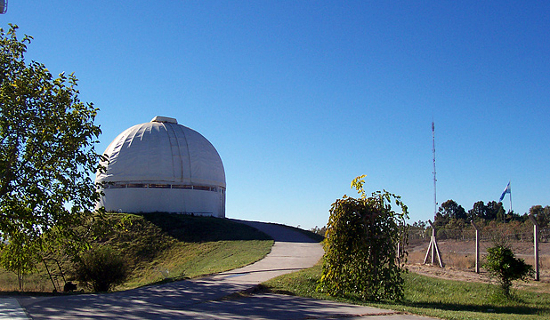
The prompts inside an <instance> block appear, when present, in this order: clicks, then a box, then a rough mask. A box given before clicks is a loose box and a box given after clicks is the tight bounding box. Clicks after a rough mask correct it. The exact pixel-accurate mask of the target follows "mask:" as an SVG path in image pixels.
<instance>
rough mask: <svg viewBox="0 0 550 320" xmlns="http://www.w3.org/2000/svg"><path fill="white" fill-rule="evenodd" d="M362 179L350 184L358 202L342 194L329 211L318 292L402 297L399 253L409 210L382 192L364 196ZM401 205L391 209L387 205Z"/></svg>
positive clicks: (368, 296) (397, 199)
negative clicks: (355, 191) (359, 194)
mask: <svg viewBox="0 0 550 320" xmlns="http://www.w3.org/2000/svg"><path fill="white" fill-rule="evenodd" d="M361 178H362V177H358V178H356V179H355V180H354V181H353V182H352V186H355V187H356V188H357V190H358V191H359V192H360V193H361V198H359V199H355V198H350V197H347V196H344V198H343V199H338V200H336V202H335V203H333V204H332V208H331V209H330V217H329V222H328V225H327V231H326V238H325V240H324V249H325V255H324V258H323V271H322V275H321V279H320V281H319V286H318V287H317V290H319V291H323V292H326V293H328V294H329V295H332V296H347V295H356V296H358V297H359V298H360V299H363V300H381V299H391V300H399V299H401V298H403V283H404V281H403V278H402V273H403V272H404V271H405V269H404V268H403V265H402V264H401V262H400V259H401V258H403V257H404V254H405V253H404V252H402V251H401V252H399V253H398V250H397V249H398V243H399V241H401V240H403V239H402V236H404V235H405V233H404V231H405V230H404V229H403V226H404V221H405V218H406V217H407V207H406V206H405V205H404V204H403V203H402V202H401V201H400V199H399V197H398V196H395V195H393V194H390V193H388V192H386V191H384V192H383V193H382V192H375V193H373V194H372V195H371V196H370V197H366V196H365V193H364V191H363V189H362V183H363V182H362V180H359V179H361ZM392 200H394V201H395V202H394V203H395V204H397V205H398V206H400V207H401V209H402V212H401V213H396V212H394V211H393V210H392V208H391V205H390V201H391V202H393V201H392Z"/></svg>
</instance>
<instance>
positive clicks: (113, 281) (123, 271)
mask: <svg viewBox="0 0 550 320" xmlns="http://www.w3.org/2000/svg"><path fill="white" fill-rule="evenodd" d="M128 275H129V271H128V266H127V264H126V261H125V260H124V259H123V258H122V256H121V255H120V254H119V253H118V252H117V251H115V250H113V249H112V248H111V247H108V246H103V247H98V248H95V249H92V250H90V251H88V252H86V253H85V254H84V255H83V256H82V257H81V258H80V260H79V262H78V263H77V264H76V268H75V278H76V280H78V281H80V282H82V283H85V284H87V285H88V286H90V287H91V288H92V290H93V291H95V292H106V291H109V290H111V289H113V287H114V286H116V285H119V284H121V283H123V282H124V281H125V280H126V278H127V277H128Z"/></svg>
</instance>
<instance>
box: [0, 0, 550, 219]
mask: <svg viewBox="0 0 550 320" xmlns="http://www.w3.org/2000/svg"><path fill="white" fill-rule="evenodd" d="M0 21H1V24H0V25H1V26H2V27H3V28H4V29H7V27H8V23H9V22H11V23H15V24H18V25H19V26H20V34H21V35H22V34H23V33H26V34H29V35H32V36H33V37H34V41H33V42H32V44H31V45H30V47H29V52H28V54H27V58H28V59H29V60H30V59H32V60H36V61H39V62H42V63H44V64H45V65H46V66H47V67H48V68H49V69H50V71H51V72H52V73H54V74H58V73H60V72H62V71H66V72H75V73H76V76H77V77H78V78H79V79H80V83H79V88H80V92H81V95H80V97H81V99H82V100H83V101H89V102H93V103H94V104H95V106H97V107H98V108H100V113H99V116H98V117H97V123H98V124H100V125H101V128H102V130H103V134H102V136H101V143H100V144H99V145H98V146H97V149H98V151H99V152H103V150H105V148H106V147H107V145H108V144H109V142H110V141H111V140H113V139H114V138H115V137H116V136H117V135H118V134H119V133H120V132H122V131H123V130H124V129H126V128H128V127H130V126H132V125H134V124H138V123H143V122H148V121H150V120H151V119H152V118H153V117H154V116H156V115H164V116H171V117H175V118H177V119H178V121H179V123H181V124H183V125H186V126H188V127H190V128H192V129H195V130H197V131H198V132H200V133H202V134H203V135H204V136H205V137H206V138H207V139H209V140H210V141H211V142H212V143H213V144H214V146H215V147H216V148H217V150H218V152H219V154H220V155H221V157H222V159H223V162H224V166H225V171H226V179H227V216H228V217H231V218H239V219H252V220H261V221H271V222H278V223H285V224H288V225H293V226H297V225H300V226H302V227H304V228H311V227H313V226H322V225H324V224H325V223H326V222H327V219H328V211H329V209H330V205H331V203H333V202H334V201H335V200H336V199H337V198H340V197H342V196H343V195H344V194H348V195H354V194H355V192H354V191H353V190H351V189H350V182H351V180H352V179H353V178H354V177H355V176H358V175H360V174H367V175H368V176H367V178H366V184H365V189H366V190H367V191H369V192H370V191H375V190H379V189H387V190H388V191H390V192H392V193H396V194H399V195H401V196H402V198H403V200H404V202H405V203H406V204H407V205H408V206H409V210H410V216H411V220H413V221H417V220H427V219H430V218H432V217H433V210H434V205H433V176H432V135H431V122H432V120H434V121H435V126H436V158H437V160H436V161H437V178H438V183H437V199H438V202H440V203H442V202H444V201H445V200H447V199H454V200H455V201H457V202H458V203H459V204H461V205H462V206H463V207H464V208H465V209H466V210H469V209H471V208H472V205H473V203H474V202H476V201H479V200H482V201H484V202H488V201H492V200H498V197H499V196H500V194H501V192H502V191H503V189H504V187H505V186H506V184H507V183H508V181H509V180H511V181H512V200H513V203H512V204H513V209H514V211H516V212H517V213H520V214H522V213H525V212H526V211H528V210H529V208H530V207H531V206H532V205H536V204H541V205H549V204H550V201H549V200H550V187H549V177H550V166H549V162H550V134H549V124H550V2H549V1H525V0H518V1H503V0H499V1H442V0H436V1H174V0H171V1H168V0H166V1H68V0H65V1H24V0H10V1H9V8H8V12H7V14H5V15H1V16H0ZM503 203H504V205H505V206H506V208H507V209H508V208H509V206H510V202H509V200H508V197H507V198H506V199H505V200H504V202H503Z"/></svg>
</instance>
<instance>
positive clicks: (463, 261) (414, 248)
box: [407, 223, 550, 279]
mask: <svg viewBox="0 0 550 320" xmlns="http://www.w3.org/2000/svg"><path fill="white" fill-rule="evenodd" d="M436 231H437V232H436V239H437V245H438V248H439V251H440V253H441V258H442V261H443V264H444V266H445V268H446V269H454V270H461V271H468V272H475V270H476V235H475V229H474V227H473V226H468V227H466V228H442V229H440V230H437V229H436ZM431 234H432V230H431V228H427V229H418V228H417V229H415V228H411V230H410V231H409V244H408V246H407V251H408V253H409V254H408V263H409V264H411V265H421V264H423V263H424V261H425V258H426V257H427V249H428V246H429V243H430V239H431ZM499 244H500V245H506V246H509V247H511V248H512V251H513V252H514V254H515V255H516V257H518V258H521V259H524V260H525V262H526V263H528V264H531V265H533V266H534V264H535V249H534V230H533V225H532V224H527V223H524V224H498V225H496V224H490V225H485V226H482V227H480V228H479V251H480V264H482V263H483V262H484V256H486V255H487V249H488V248H490V247H493V246H495V245H499ZM538 255H539V259H538V261H539V270H540V278H541V279H542V278H546V279H547V278H550V228H549V227H546V228H539V241H538ZM430 262H431V261H430V260H429V259H428V263H430ZM481 272H484V270H483V269H481Z"/></svg>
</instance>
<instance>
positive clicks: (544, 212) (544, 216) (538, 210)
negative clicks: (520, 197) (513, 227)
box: [529, 205, 550, 228]
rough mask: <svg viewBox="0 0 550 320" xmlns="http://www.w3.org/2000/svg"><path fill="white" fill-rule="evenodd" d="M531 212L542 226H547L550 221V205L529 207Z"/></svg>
mask: <svg viewBox="0 0 550 320" xmlns="http://www.w3.org/2000/svg"><path fill="white" fill-rule="evenodd" d="M529 214H532V215H533V216H534V217H535V220H537V223H538V224H539V226H540V227H542V228H545V227H546V226H548V223H549V222H550V206H546V207H544V208H543V207H542V206H541V205H536V206H532V207H531V208H529Z"/></svg>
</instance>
